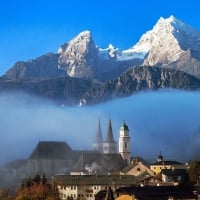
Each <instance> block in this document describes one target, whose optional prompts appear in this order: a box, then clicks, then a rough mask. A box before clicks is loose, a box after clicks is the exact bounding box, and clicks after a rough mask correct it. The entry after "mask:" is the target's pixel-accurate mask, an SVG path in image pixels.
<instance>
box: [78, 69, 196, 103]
mask: <svg viewBox="0 0 200 200" xmlns="http://www.w3.org/2000/svg"><path fill="white" fill-rule="evenodd" d="M159 88H177V89H185V90H197V89H200V80H199V79H198V78H195V77H193V76H191V75H189V74H187V73H185V72H182V71H177V70H174V69H167V68H159V67H146V66H141V67H133V68H131V69H129V70H127V71H126V72H125V73H123V74H122V75H121V76H119V77H118V78H116V79H114V80H110V81H107V82H106V83H104V84H101V85H98V86H95V87H91V88H90V89H89V90H88V91H87V92H86V93H85V94H84V95H83V96H82V98H83V99H85V102H87V103H88V104H93V103H99V102H103V101H107V100H111V99H113V98H119V97H125V96H130V95H132V94H134V93H135V92H138V91H143V90H155V89H159Z"/></svg>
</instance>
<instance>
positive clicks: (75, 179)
mask: <svg viewBox="0 0 200 200" xmlns="http://www.w3.org/2000/svg"><path fill="white" fill-rule="evenodd" d="M55 183H56V184H57V185H111V184H115V185H133V184H135V183H136V178H135V176H132V175H123V176H116V175H77V176H75V175H56V176H55Z"/></svg>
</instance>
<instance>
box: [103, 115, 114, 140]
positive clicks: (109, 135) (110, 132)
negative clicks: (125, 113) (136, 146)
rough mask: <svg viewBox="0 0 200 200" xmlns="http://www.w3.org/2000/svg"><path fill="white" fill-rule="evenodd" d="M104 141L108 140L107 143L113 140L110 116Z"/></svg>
mask: <svg viewBox="0 0 200 200" xmlns="http://www.w3.org/2000/svg"><path fill="white" fill-rule="evenodd" d="M105 142H109V143H112V142H115V141H114V138H113V131H112V124H111V119H110V118H109V122H108V130H107V138H106V141H105Z"/></svg>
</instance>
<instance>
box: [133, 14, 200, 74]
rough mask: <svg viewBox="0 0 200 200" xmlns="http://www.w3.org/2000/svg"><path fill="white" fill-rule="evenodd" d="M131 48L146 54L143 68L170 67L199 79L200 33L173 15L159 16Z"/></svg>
mask: <svg viewBox="0 0 200 200" xmlns="http://www.w3.org/2000/svg"><path fill="white" fill-rule="evenodd" d="M131 49H132V51H133V52H138V53H143V55H146V58H145V60H144V63H143V65H151V66H154V65H159V66H165V67H173V68H175V69H179V70H182V71H185V72H187V73H190V74H192V75H196V74H197V77H200V62H199V60H200V31H197V30H195V29H194V28H192V27H191V26H189V25H187V24H185V23H183V22H182V21H180V20H178V19H176V18H175V17H174V16H170V17H169V18H166V19H164V18H163V17H161V18H160V19H159V20H158V22H157V23H156V25H155V26H154V27H153V29H152V30H150V31H148V32H146V33H145V34H143V35H142V37H141V38H140V40H139V42H138V43H137V44H136V45H134V46H133V47H132V48H131ZM189 67H190V68H189Z"/></svg>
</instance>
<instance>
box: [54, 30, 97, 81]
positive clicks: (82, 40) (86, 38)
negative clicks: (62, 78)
mask: <svg viewBox="0 0 200 200" xmlns="http://www.w3.org/2000/svg"><path fill="white" fill-rule="evenodd" d="M58 52H59V54H60V55H59V58H58V64H59V66H58V67H59V69H62V70H64V71H66V72H67V74H68V75H69V76H71V77H77V78H86V79H92V78H94V71H95V70H94V67H95V64H96V60H97V48H96V47H95V44H94V41H93V39H92V36H91V33H90V31H84V32H82V33H80V34H79V35H78V36H76V37H75V38H74V39H72V40H71V41H70V42H69V43H68V44H64V45H62V46H61V47H60V48H59V51H58Z"/></svg>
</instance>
